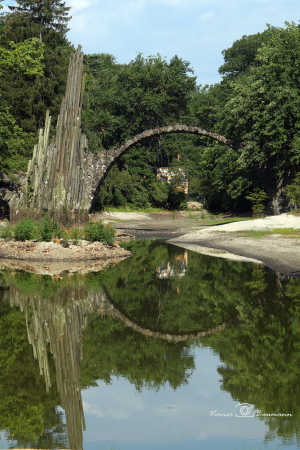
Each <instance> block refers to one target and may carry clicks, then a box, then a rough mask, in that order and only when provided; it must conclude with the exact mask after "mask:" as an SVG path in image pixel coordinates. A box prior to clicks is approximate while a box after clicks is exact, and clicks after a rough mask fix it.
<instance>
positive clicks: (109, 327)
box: [0, 241, 300, 450]
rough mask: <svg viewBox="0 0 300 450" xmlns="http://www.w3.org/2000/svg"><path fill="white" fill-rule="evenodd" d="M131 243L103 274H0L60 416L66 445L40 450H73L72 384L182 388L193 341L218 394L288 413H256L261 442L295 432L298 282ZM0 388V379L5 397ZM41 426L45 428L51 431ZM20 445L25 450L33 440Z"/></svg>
mask: <svg viewBox="0 0 300 450" xmlns="http://www.w3.org/2000/svg"><path fill="white" fill-rule="evenodd" d="M134 245H135V246H136V256H134V257H133V258H130V259H128V260H126V261H124V262H122V263H120V264H119V265H117V266H114V267H111V268H110V269H108V270H106V271H104V272H99V273H94V274H87V275H68V274H66V275H65V276H63V277H61V278H57V279H56V278H50V277H49V276H46V277H42V276H37V275H33V274H26V273H24V272H9V271H5V272H2V273H1V272H0V276H1V277H2V280H4V281H2V283H3V284H5V288H6V290H5V291H0V298H1V296H2V300H3V301H2V302H0V306H1V304H2V303H3V302H5V299H6V302H9V303H10V305H11V307H12V308H13V309H12V310H14V311H18V313H19V314H21V313H20V310H21V311H23V314H22V320H23V317H24V318H25V321H26V328H27V331H26V330H24V331H25V332H27V336H28V340H29V342H30V345H31V346H32V349H33V354H34V357H35V358H36V359H37V360H38V366H39V370H40V373H41V375H42V377H43V379H44V381H45V388H46V391H49V392H50V393H51V392H54V394H53V397H54V400H53V401H52V404H54V405H61V406H62V408H63V409H64V411H65V417H66V425H67V434H68V439H66V443H65V446H64V447H63V446H62V445H60V446H59V445H52V447H51V446H49V445H48V446H47V445H46V444H45V443H44V444H43V445H40V448H66V446H68V447H69V448H72V449H74V450H82V448H83V431H84V429H85V418H84V412H83V401H82V396H81V389H83V388H86V387H89V386H93V385H95V382H96V381H97V380H103V381H104V382H109V381H110V377H111V376H115V375H116V376H122V377H125V378H127V379H128V380H129V381H130V383H132V384H134V385H135V386H136V388H137V389H139V388H142V387H144V386H145V387H148V388H155V389H158V388H159V387H160V386H163V385H164V384H165V383H166V382H168V383H169V385H170V386H171V387H172V388H174V389H175V388H176V387H178V386H181V385H183V384H184V383H187V382H188V379H189V376H190V375H191V374H192V372H193V370H194V367H195V365H194V358H193V355H192V354H191V353H190V349H191V348H192V344H193V343H194V342H199V343H200V345H204V346H208V347H209V348H211V349H213V351H214V352H215V354H218V355H220V358H221V362H223V365H221V366H219V367H217V368H216V369H217V370H218V372H219V375H221V377H222V389H224V390H225V391H228V392H229V393H230V395H231V397H232V398H233V399H234V400H235V401H240V402H251V403H252V404H253V405H255V406H256V407H257V409H260V410H262V411H264V410H266V408H271V409H272V411H277V409H278V408H279V407H280V408H282V409H283V410H284V411H291V412H292V413H293V417H292V418H291V419H290V418H289V419H288V420H287V419H286V418H280V417H275V418H268V419H265V423H266V426H267V427H269V430H270V432H269V434H267V437H266V439H271V438H273V439H274V436H277V435H278V436H281V437H283V438H292V437H294V436H300V431H299V418H300V408H299V404H300V402H299V401H298V400H299V399H300V389H299V383H298V380H299V376H298V375H299V363H300V360H299V358H300V356H299V352H298V353H297V348H299V347H297V345H298V344H299V336H300V335H299V333H300V314H299V311H300V310H299V308H300V306H299V298H300V283H299V280H292V279H287V278H286V277H282V276H281V275H280V274H276V273H274V272H271V271H269V270H268V269H266V268H264V267H263V266H260V265H255V264H246V263H240V262H238V263H236V262H229V261H224V260H220V259H216V258H210V257H206V256H202V255H197V254H193V253H190V252H186V251H184V250H182V249H177V248H176V247H173V246H168V245H166V244H159V243H151V242H150V241H148V242H146V243H140V242H138V241H137V242H136V243H135V244H134ZM164 270H166V271H165V272H164ZM1 292H2V293H1ZM3 292H4V293H5V295H3ZM297 299H298V300H297ZM1 311H4V310H3V309H2V310H1ZM0 333H1V316H0ZM297 333H298V334H297ZM278 336H281V339H278ZM297 336H298V337H297ZM1 339H2V340H3V335H1ZM297 339H298V340H297ZM27 346H28V347H29V344H28V345H27ZM49 350H50V351H49ZM26 351H27V350H26ZM1 352H2V353H1ZM0 353H1V355H3V354H5V352H3V350H1V341H0ZM29 353H31V351H30V347H29ZM0 363H1V361H0ZM245 368H246V369H247V370H245ZM24 371H26V367H24ZM27 378H28V376H27ZM266 380H267V381H266ZM282 380H285V382H284V383H283V384H282ZM1 383H2V384H3V380H2V379H1V377H0V392H1V393H2V394H3V388H2V386H1ZM22 386H23V385H22ZM15 388H16V390H17V389H18V385H16V386H15ZM55 389H57V391H58V396H57V397H55V395H56V394H55V392H56V391H55ZM279 390H280V392H281V400H280V405H278V401H277V394H276V392H279ZM291 393H293V394H291ZM262 394H263V395H262ZM19 397H20V396H19ZM58 397H59V399H58ZM45 398H46V397H45ZM46 400H47V399H46ZM46 400H43V401H45V402H46ZM47 402H48V400H47ZM6 403H8V402H6ZM270 405H271V406H270ZM276 408H277V409H276ZM278 412H282V411H281V410H278ZM1 414H2V410H1V402H0V415H1ZM257 420H258V419H257ZM49 423H50V422H49ZM51 423H53V422H51ZM51 426H52V425H51ZM51 426H50V427H49V426H48V431H47V432H49V433H54V434H55V433H56V432H54V431H51V429H50V431H49V428H51ZM6 428H7V429H8V428H9V427H8V426H7V427H6ZM46 429H47V426H45V430H46ZM11 436H14V434H13V433H12V434H11ZM269 436H271V438H270V437H269ZM12 439H14V438H12ZM16 439H18V438H16ZM67 441H68V443H67ZM23 442H24V445H23V448H28V447H29V446H30V447H33V443H35V445H36V446H37V443H38V441H37V440H30V439H27V441H26V442H25V438H24V441H23ZM21 444H22V442H21V441H20V442H19V441H18V447H22V445H21Z"/></svg>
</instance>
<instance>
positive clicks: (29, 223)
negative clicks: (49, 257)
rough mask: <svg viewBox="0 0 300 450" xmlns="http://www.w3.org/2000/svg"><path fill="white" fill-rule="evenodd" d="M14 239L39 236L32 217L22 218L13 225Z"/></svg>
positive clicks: (23, 239) (27, 238)
mask: <svg viewBox="0 0 300 450" xmlns="http://www.w3.org/2000/svg"><path fill="white" fill-rule="evenodd" d="M14 231H15V239H16V240H17V241H30V240H35V239H38V238H39V231H38V227H37V225H36V223H35V222H34V221H33V220H32V219H23V220H21V221H20V222H19V223H17V225H16V226H15V230H14Z"/></svg>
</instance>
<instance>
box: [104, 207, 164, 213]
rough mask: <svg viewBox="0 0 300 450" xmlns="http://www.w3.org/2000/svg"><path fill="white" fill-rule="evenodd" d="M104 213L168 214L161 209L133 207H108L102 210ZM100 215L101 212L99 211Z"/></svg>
mask: <svg viewBox="0 0 300 450" xmlns="http://www.w3.org/2000/svg"><path fill="white" fill-rule="evenodd" d="M103 211H104V212H136V213H153V212H168V210H166V209H163V208H152V207H149V208H137V207H134V206H109V207H108V208H104V210H103ZM99 213H101V211H99Z"/></svg>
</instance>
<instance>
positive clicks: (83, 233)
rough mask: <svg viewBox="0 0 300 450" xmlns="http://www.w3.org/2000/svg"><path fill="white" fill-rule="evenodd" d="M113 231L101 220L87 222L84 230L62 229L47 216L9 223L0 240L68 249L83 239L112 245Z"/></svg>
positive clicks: (1, 231)
mask: <svg viewBox="0 0 300 450" xmlns="http://www.w3.org/2000/svg"><path fill="white" fill-rule="evenodd" d="M114 237H115V229H114V228H112V227H111V226H110V225H104V224H103V223H102V222H101V220H98V221H93V222H87V223H86V224H85V225H84V228H83V229H82V228H81V227H68V228H67V227H63V226H62V225H61V224H59V223H58V222H56V221H54V220H52V219H49V218H48V217H47V216H45V217H44V218H42V219H40V220H33V219H23V220H21V221H19V222H18V223H17V224H16V225H11V224H9V223H7V224H5V225H4V226H3V227H1V228H0V238H2V239H6V240H13V239H15V240H16V241H37V242H50V241H54V242H56V243H60V244H61V245H62V246H63V247H69V245H70V244H71V243H73V244H75V245H76V244H78V241H79V240H81V239H85V240H87V241H90V242H97V241H98V242H102V243H104V244H108V245H112V244H113V243H114Z"/></svg>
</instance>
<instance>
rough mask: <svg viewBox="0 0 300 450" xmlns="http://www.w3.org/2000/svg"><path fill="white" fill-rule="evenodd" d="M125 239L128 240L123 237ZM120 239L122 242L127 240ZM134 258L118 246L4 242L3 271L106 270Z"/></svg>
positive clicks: (0, 259) (0, 260)
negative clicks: (130, 257)
mask: <svg viewBox="0 0 300 450" xmlns="http://www.w3.org/2000/svg"><path fill="white" fill-rule="evenodd" d="M123 239H124V236H123ZM123 239H122V238H120V240H123ZM128 256H131V252H129V251H127V250H125V249H124V248H122V247H120V246H119V244H118V243H115V244H114V245H111V246H108V245H105V244H103V243H101V242H88V241H84V240H80V241H78V243H77V244H76V245H75V244H72V243H70V244H68V247H64V246H62V245H61V244H60V243H56V242H33V241H25V242H19V241H11V240H10V241H6V240H3V239H2V240H0V269H13V270H25V271H26V272H32V273H38V274H42V275H54V274H60V273H62V272H65V271H68V272H80V273H87V272H93V271H95V272H96V271H99V270H103V269H105V268H106V267H108V266H111V265H114V264H118V263H119V262H121V261H123V260H124V259H125V258H128Z"/></svg>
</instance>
